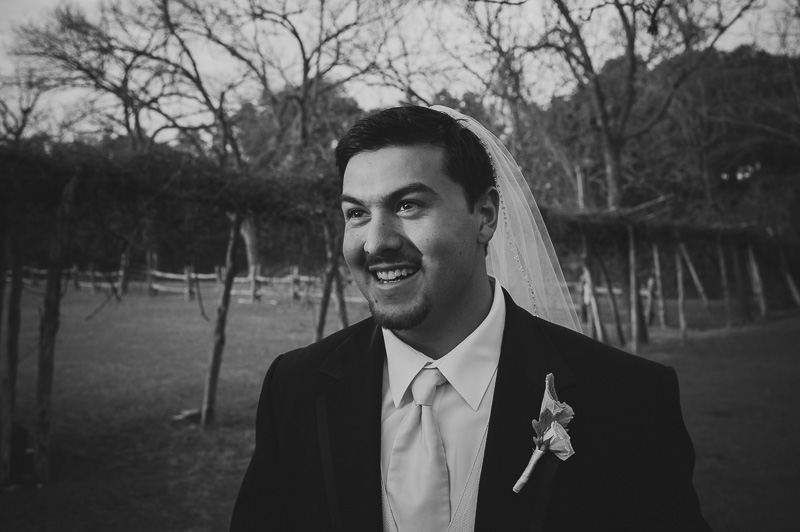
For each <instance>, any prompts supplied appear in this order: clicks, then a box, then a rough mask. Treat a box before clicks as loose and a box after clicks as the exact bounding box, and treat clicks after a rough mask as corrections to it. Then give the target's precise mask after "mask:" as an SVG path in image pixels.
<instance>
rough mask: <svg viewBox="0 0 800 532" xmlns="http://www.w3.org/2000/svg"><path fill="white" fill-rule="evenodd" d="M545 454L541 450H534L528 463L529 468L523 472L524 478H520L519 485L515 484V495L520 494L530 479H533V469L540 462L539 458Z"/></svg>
mask: <svg viewBox="0 0 800 532" xmlns="http://www.w3.org/2000/svg"><path fill="white" fill-rule="evenodd" d="M543 454H544V451H542V450H539V449H534V450H533V455H532V456H531V460H530V462H528V467H526V468H525V471H523V472H522V476H521V477H519V480H517V483H516V484H514V487H513V488H512V489H513V490H514V493H519V492H520V490H521V489H522V488H523V487H524V486H525V484H527V482H528V479H529V478H530V477H531V473H532V472H533V467H534V466H535V465H536V462H538V461H539V458H541V457H542V455H543Z"/></svg>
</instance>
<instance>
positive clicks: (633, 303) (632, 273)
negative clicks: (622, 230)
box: [628, 225, 642, 353]
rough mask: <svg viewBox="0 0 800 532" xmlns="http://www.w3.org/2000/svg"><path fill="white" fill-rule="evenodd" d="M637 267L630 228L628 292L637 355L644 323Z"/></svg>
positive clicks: (632, 344) (633, 240) (634, 245)
mask: <svg viewBox="0 0 800 532" xmlns="http://www.w3.org/2000/svg"><path fill="white" fill-rule="evenodd" d="M636 270H637V266H636V240H635V238H634V234H633V227H632V226H630V225H629V226H628V280H629V283H628V291H629V294H628V295H629V296H630V301H629V308H630V319H631V344H630V345H631V351H632V352H634V353H636V352H637V351H638V350H639V328H640V327H641V326H642V323H641V322H640V321H639V315H640V312H639V282H638V279H637V271H636Z"/></svg>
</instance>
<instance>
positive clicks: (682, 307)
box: [675, 244, 688, 342]
mask: <svg viewBox="0 0 800 532" xmlns="http://www.w3.org/2000/svg"><path fill="white" fill-rule="evenodd" d="M675 278H676V284H677V285H678V326H679V327H680V330H681V342H685V341H686V337H687V336H688V330H687V324H686V297H685V296H684V291H683V261H682V260H681V252H680V251H679V249H678V245H677V244H676V245H675Z"/></svg>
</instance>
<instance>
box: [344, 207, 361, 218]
mask: <svg viewBox="0 0 800 532" xmlns="http://www.w3.org/2000/svg"><path fill="white" fill-rule="evenodd" d="M364 215H365V213H364V211H363V210H361V209H348V210H346V211H345V212H344V218H345V220H352V219H359V218H363V217H364Z"/></svg>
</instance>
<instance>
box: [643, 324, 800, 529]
mask: <svg viewBox="0 0 800 532" xmlns="http://www.w3.org/2000/svg"><path fill="white" fill-rule="evenodd" d="M643 356H645V357H646V358H650V359H652V360H656V361H658V362H662V363H664V364H668V365H670V366H673V367H674V368H675V369H676V371H677V372H678V376H679V377H680V382H681V394H682V397H681V402H682V404H683V412H684V419H685V420H686V425H687V427H688V429H689V432H690V433H691V435H692V439H693V441H694V444H695V450H696V454H697V465H696V469H695V485H696V487H697V490H698V493H699V496H700V501H701V503H702V505H703V509H704V512H705V514H706V517H707V519H708V521H709V523H710V524H711V526H712V528H713V529H714V530H716V531H717V532H733V531H752V530H759V531H775V532H777V531H795V530H800V451H799V450H798V446H800V416H798V410H800V316H796V315H795V316H791V317H786V318H782V319H779V320H777V321H771V322H769V323H765V324H759V325H751V326H747V327H743V328H740V329H734V330H732V331H731V332H726V331H724V330H722V331H720V330H717V331H708V332H702V333H695V334H693V336H692V339H691V340H690V341H689V342H688V343H687V344H686V345H685V346H683V347H681V346H680V345H679V344H678V343H677V342H675V341H672V340H669V341H666V342H665V343H663V344H660V345H656V346H652V347H650V348H648V349H647V352H646V353H645V354H644V355H643Z"/></svg>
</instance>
